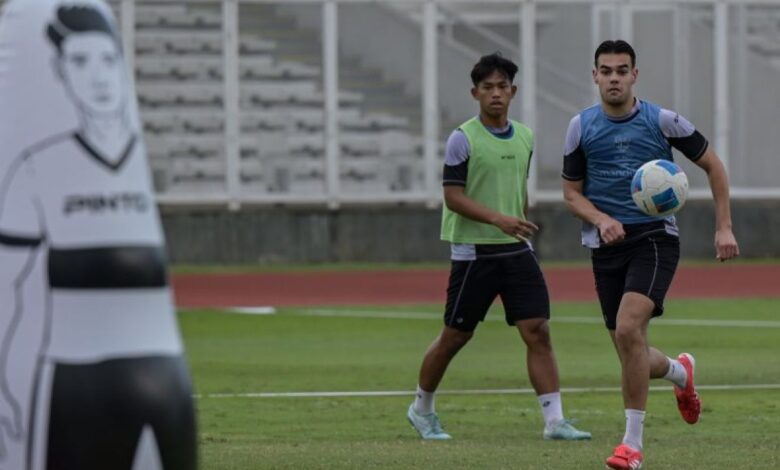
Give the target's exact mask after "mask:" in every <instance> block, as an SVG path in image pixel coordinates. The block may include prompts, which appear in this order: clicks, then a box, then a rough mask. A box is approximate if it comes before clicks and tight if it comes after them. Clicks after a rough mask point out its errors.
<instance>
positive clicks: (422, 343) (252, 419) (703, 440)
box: [180, 300, 780, 470]
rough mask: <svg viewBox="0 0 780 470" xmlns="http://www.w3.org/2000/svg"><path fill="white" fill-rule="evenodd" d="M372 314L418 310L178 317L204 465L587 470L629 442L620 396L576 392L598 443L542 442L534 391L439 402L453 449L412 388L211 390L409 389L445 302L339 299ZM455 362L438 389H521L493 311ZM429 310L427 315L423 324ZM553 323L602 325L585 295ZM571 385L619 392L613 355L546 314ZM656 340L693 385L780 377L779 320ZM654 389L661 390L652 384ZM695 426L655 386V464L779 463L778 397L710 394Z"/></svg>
mask: <svg viewBox="0 0 780 470" xmlns="http://www.w3.org/2000/svg"><path fill="white" fill-rule="evenodd" d="M337 310H338V311H341V312H345V313H349V314H352V315H363V313H362V312H363V311H364V310H365V311H370V312H378V313H379V314H381V313H383V312H385V313H396V312H410V314H411V315H412V316H413V317H415V318H413V319H388V318H377V317H376V316H375V317H373V318H371V317H369V318H363V317H357V316H356V317H333V316H309V315H308V313H310V311H308V310H300V309H298V310H293V309H288V310H281V311H280V312H279V313H278V314H277V315H270V316H251V315H236V314H224V313H220V312H214V311H193V312H186V313H182V314H181V315H180V320H181V326H182V330H183V333H184V337H185V341H186V346H187V351H188V357H189V360H190V365H191V369H192V374H193V381H194V384H195V387H196V392H197V393H198V394H199V398H198V401H197V403H198V414H199V427H200V454H201V468H204V469H209V470H211V469H259V468H274V469H277V468H278V469H352V468H354V469H358V468H360V469H365V468H384V469H405V468H441V469H445V468H446V469H450V468H480V469H482V468H485V469H501V468H514V469H547V468H550V469H552V468H556V469H559V468H562V469H570V468H572V469H588V468H594V469H595V468H603V459H604V458H605V457H606V456H607V455H608V453H609V452H610V450H611V449H612V447H614V446H615V445H616V444H617V443H618V442H619V440H620V438H621V436H622V432H623V423H624V418H623V414H622V400H621V397H620V394H619V393H618V392H604V393H595V392H589V393H567V394H564V409H565V411H566V414H567V416H573V417H576V418H578V419H579V423H578V425H579V426H580V427H582V428H584V429H587V430H589V431H592V432H593V434H594V439H593V441H590V442H581V443H558V442H545V441H543V440H541V430H542V420H541V413H540V412H539V408H538V404H537V403H536V399H535V397H534V396H533V395H531V394H510V395H500V394H480V395H476V394H474V395H440V396H439V398H438V399H437V405H436V406H437V410H438V411H439V413H440V416H441V417H442V421H443V422H444V425H445V427H446V429H447V431H448V432H450V433H451V434H453V436H454V437H455V439H454V440H453V441H451V442H439V443H435V442H422V441H420V440H419V439H418V438H417V437H416V434H414V431H413V430H412V429H411V427H410V426H409V425H408V424H407V423H406V420H405V416H404V414H405V410H406V407H407V406H408V403H409V402H410V400H411V396H400V397H399V396H390V397H346V398H344V397H342V398H241V397H232V398H217V397H213V396H210V395H211V394H215V393H246V392H300V391H310V392H316V391H385V390H402V391H411V390H413V388H414V386H415V385H416V376H417V371H418V367H419V364H420V360H421V358H422V354H423V352H424V351H425V349H426V347H427V346H428V344H429V343H430V341H431V340H432V339H433V337H434V336H435V335H436V334H437V333H438V331H439V329H440V328H441V320H440V319H436V317H437V316H438V315H439V314H440V310H441V308H440V307H439V306H413V307H404V308H403V309H401V308H391V307H386V308H382V309H379V308H376V307H370V308H363V309H361V308H359V307H350V308H340V309H337ZM494 310H495V311H493V312H491V313H490V315H489V318H490V319H491V320H490V321H486V322H485V323H484V324H482V325H481V326H480V327H479V328H478V330H477V334H476V335H475V338H474V340H473V341H472V342H471V343H470V344H469V345H468V346H467V347H466V348H465V349H464V350H463V351H462V352H461V353H460V354H459V355H458V356H457V357H456V359H455V360H454V362H453V363H452V365H451V366H450V369H449V371H448V373H447V375H446V377H445V379H444V381H443V383H442V385H441V390H472V389H505V388H528V387H530V384H529V382H528V377H527V374H526V372H525V365H524V361H525V359H524V348H523V345H522V343H521V341H520V339H519V335H518V334H517V332H516V331H515V330H514V329H512V328H509V327H507V326H506V325H505V324H504V323H503V321H502V320H501V317H502V311H501V309H494ZM778 312H780V300H777V301H771V300H755V301H744V300H740V301H721V300H719V301H670V302H668V304H667V314H666V316H665V317H668V318H669V319H719V320H764V321H778V320H780V315H778ZM428 317H433V318H431V319H428ZM553 317H554V318H555V317H558V318H571V317H575V318H579V317H583V318H596V319H597V318H599V313H598V309H597V307H596V306H595V305H594V304H591V303H557V304H555V305H554V306H553ZM552 333H553V341H554V343H555V348H556V354H557V357H558V363H559V368H560V375H561V381H562V386H563V387H616V386H618V385H619V373H618V365H617V359H616V357H615V353H614V351H613V349H612V346H611V344H610V343H609V340H608V336H607V333H606V331H605V330H604V328H603V326H601V325H599V324H597V323H570V322H563V321H558V322H555V321H554V322H553V323H552ZM650 336H651V341H652V343H653V344H654V345H655V346H657V347H659V348H661V349H662V350H664V351H665V352H667V353H668V354H670V355H671V354H674V355H676V354H677V353H678V352H680V351H682V350H688V351H691V352H693V353H694V354H695V355H696V358H697V376H698V380H697V382H698V383H699V384H711V385H716V384H745V383H749V384H765V383H780V360H778V357H780V345H778V344H780V341H778V338H780V328H724V327H693V326H672V325H668V324H664V323H663V322H658V323H656V324H654V325H653V326H652V327H651V329H650ZM653 385H667V383H666V382H664V381H654V382H653ZM702 395H703V401H704V411H703V414H702V418H701V422H700V423H699V424H697V425H696V426H689V425H687V424H685V423H683V422H682V420H681V419H680V418H679V416H678V412H677V409H676V407H675V405H674V398H673V394H672V393H671V392H670V391H657V392H651V394H650V399H649V403H648V418H647V424H646V429H645V447H646V461H647V463H646V467H645V468H647V469H667V468H668V469H671V468H686V469H687V468H692V469H699V468H702V469H704V468H706V469H727V468H728V469H731V468H735V467H739V468H746V466H745V464H744V462H745V459H747V458H749V459H750V461H752V462H761V465H760V468H780V457H779V456H780V447H779V445H778V440H777V436H778V435H780V423H779V422H778V419H779V418H780V409H779V408H780V390H778V389H775V390H750V391H749V390H722V391H713V390H709V391H704V392H703V393H702Z"/></svg>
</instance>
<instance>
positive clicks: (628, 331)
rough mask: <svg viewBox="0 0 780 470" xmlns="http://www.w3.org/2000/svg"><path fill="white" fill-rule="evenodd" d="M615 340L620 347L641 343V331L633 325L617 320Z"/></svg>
mask: <svg viewBox="0 0 780 470" xmlns="http://www.w3.org/2000/svg"><path fill="white" fill-rule="evenodd" d="M615 342H616V343H617V345H618V346H619V347H621V348H626V347H631V346H636V345H641V344H642V342H643V336H642V332H641V330H640V329H639V328H636V327H635V326H634V325H631V324H628V323H621V322H618V324H617V328H615Z"/></svg>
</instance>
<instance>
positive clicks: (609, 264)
mask: <svg viewBox="0 0 780 470" xmlns="http://www.w3.org/2000/svg"><path fill="white" fill-rule="evenodd" d="M591 260H592V261H593V275H594V277H595V279H596V292H598V295H599V302H601V313H602V314H603V315H604V323H605V324H606V326H607V328H608V329H610V330H614V329H615V327H616V320H617V314H618V308H619V307H620V301H621V300H622V298H623V294H625V293H626V292H636V293H639V294H642V295H644V296H646V297H648V298H650V300H652V301H653V303H654V304H655V309H653V316H654V317H657V316H660V315H663V312H664V298H665V297H666V292H667V291H668V290H669V286H670V285H671V284H672V278H673V277H674V272H675V270H676V269H677V262H678V261H679V260H680V240H679V239H678V238H677V237H676V236H674V235H669V234H663V233H662V234H657V235H651V236H648V237H646V238H641V239H639V240H636V241H631V242H628V243H621V244H619V245H616V246H604V247H601V248H596V249H594V250H592V252H591Z"/></svg>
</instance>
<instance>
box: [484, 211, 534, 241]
mask: <svg viewBox="0 0 780 470" xmlns="http://www.w3.org/2000/svg"><path fill="white" fill-rule="evenodd" d="M493 225H495V226H496V227H498V228H500V229H501V231H502V232H504V233H506V234H507V235H510V236H512V237H515V238H517V239H518V240H524V239H527V238H530V237H531V236H533V234H535V233H536V231H537V230H539V227H537V226H536V224H534V223H533V222H528V221H527V220H522V219H519V218H517V217H511V216H508V215H503V216H501V217H499V218H498V219H497V220H496V221H495V222H494V223H493Z"/></svg>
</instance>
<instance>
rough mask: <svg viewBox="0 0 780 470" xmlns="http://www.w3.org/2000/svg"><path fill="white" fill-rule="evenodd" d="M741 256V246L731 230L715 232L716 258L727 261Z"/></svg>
mask: <svg viewBox="0 0 780 470" xmlns="http://www.w3.org/2000/svg"><path fill="white" fill-rule="evenodd" d="M737 256H739V245H738V244H737V239H736V238H735V237H734V233H733V232H732V231H731V230H730V229H721V230H717V231H716V232H715V258H716V259H717V260H718V261H720V262H723V261H726V260H729V259H731V258H734V257H737Z"/></svg>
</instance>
